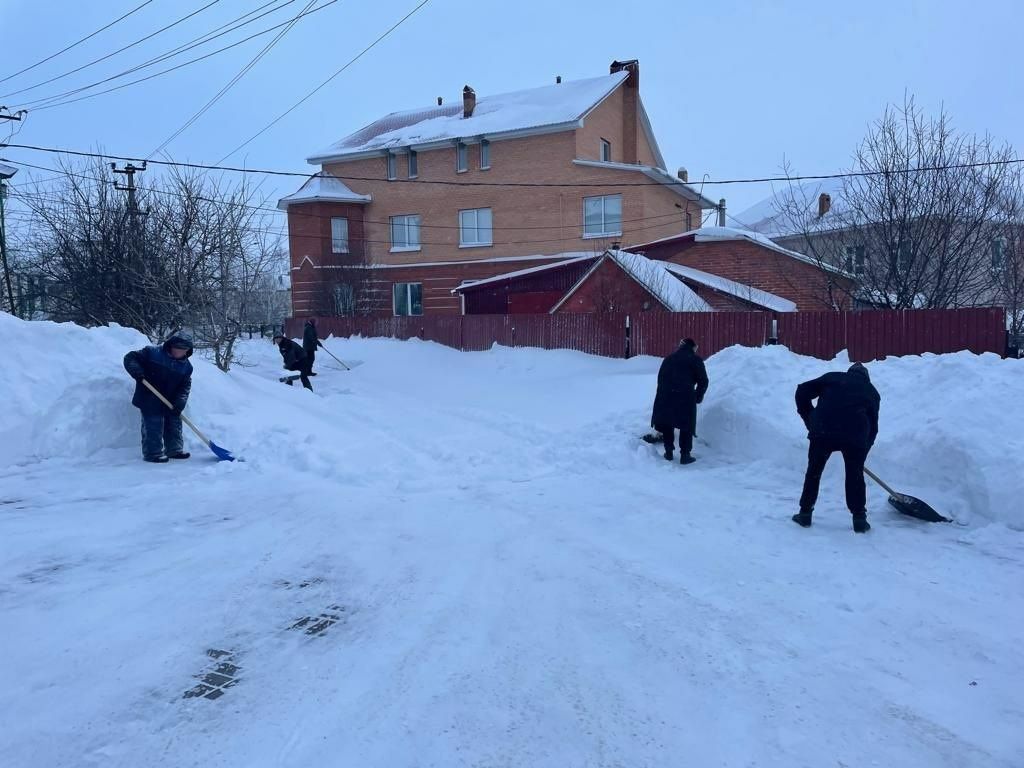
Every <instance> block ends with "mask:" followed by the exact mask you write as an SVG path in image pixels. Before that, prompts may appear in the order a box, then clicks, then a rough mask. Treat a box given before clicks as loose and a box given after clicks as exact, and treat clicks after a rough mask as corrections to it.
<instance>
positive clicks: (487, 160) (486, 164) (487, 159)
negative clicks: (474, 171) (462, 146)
mask: <svg viewBox="0 0 1024 768" xmlns="http://www.w3.org/2000/svg"><path fill="white" fill-rule="evenodd" d="M490 167H491V142H489V141H488V140H487V139H481V140H480V170H481V171H486V170H487V169H488V168H490Z"/></svg>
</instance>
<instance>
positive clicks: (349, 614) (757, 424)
mask: <svg viewBox="0 0 1024 768" xmlns="http://www.w3.org/2000/svg"><path fill="white" fill-rule="evenodd" d="M0 335H3V337H4V338H5V351H6V352H7V356H6V358H7V363H6V366H5V368H4V369H3V370H2V371H0V387H2V390H3V392H4V397H5V400H6V401H7V402H5V407H4V409H3V411H0V467H4V468H3V469H0V547H2V554H3V556H2V557H0V626H2V631H0V722H2V723H3V727H2V728H0V766H4V767H5V768H7V767H10V768H21V767H22V766H26V767H28V766H32V767H35V766H126V767H127V766H132V767H133V768H135V767H137V766H142V765H146V766H157V765H159V766H246V767H249V766H268V767H269V766H306V765H322V766H344V767H348V766H353V767H358V768H363V767H364V766H445V767H447V766H488V767H490V766H551V767H552V768H565V767H567V766H628V767H629V768H633V767H635V766H668V765H673V766H674V765H691V766H700V767H703V766H725V767H728V768H733V767H734V766H735V767H737V768H741V767H742V768H746V767H747V766H779V767H780V768H782V767H785V768H791V767H793V766H808V767H813V768H819V767H821V766H849V768H854V767H858V766H899V767H900V768H917V767H921V768H938V767H942V766H949V767H953V766H957V767H960V766H972V767H979V768H980V767H983V766H1006V768H1011V767H1013V768H1019V766H1021V765H1024V701H1022V695H1021V690H1022V689H1024V668H1022V664H1021V661H1022V656H1021V648H1022V647H1024V596H1022V590H1021V587H1022V585H1024V567H1022V566H1024V513H1022V512H1021V511H1020V508H1019V499H1017V498H1016V496H1017V495H1019V483H1020V479H1021V477H1024V444H1022V437H1021V436H1022V435H1024V416H1022V414H1021V409H1020V401H1021V400H1020V391H1021V390H1020V381H1021V378H1020V377H1021V374H1022V373H1024V364H1022V363H1017V362H1008V361H999V360H996V359H994V358H991V357H988V358H975V357H972V356H970V355H955V356H947V357H943V358H938V359H935V358H933V359H930V360H921V359H907V360H893V361H888V362H885V363H882V364H876V365H873V366H872V367H871V369H872V374H873V376H874V378H875V381H876V384H877V385H878V387H879V389H880V391H881V392H882V397H883V406H882V434H881V436H880V438H879V443H878V446H877V448H876V451H875V453H874V454H873V456H872V457H871V458H872V461H871V463H872V464H873V465H874V468H875V469H876V471H878V472H879V473H881V474H882V475H883V477H886V478H888V479H890V480H891V481H892V482H894V483H895V484H897V485H899V486H900V488H901V489H903V490H906V491H907V492H910V493H914V494H916V495H919V496H922V497H923V498H926V499H927V500H929V501H931V502H933V503H934V504H935V506H937V507H939V508H940V511H943V512H946V513H948V514H950V515H953V516H956V517H957V519H958V520H959V521H960V523H961V525H928V524H924V523H920V524H918V523H916V522H915V521H912V520H907V519H901V518H899V517H897V516H896V515H895V514H894V513H892V512H890V511H889V510H888V509H887V508H886V504H885V497H884V495H883V494H882V493H881V492H879V491H878V490H877V489H872V490H871V495H870V499H869V502H870V507H869V517H870V519H871V521H872V523H873V524H874V526H875V527H874V529H873V530H872V532H871V533H870V534H869V535H867V536H855V535H854V534H853V533H852V532H851V531H850V528H849V515H848V513H847V512H846V511H845V507H844V505H843V501H842V498H841V482H842V481H841V472H840V466H839V465H840V464H841V462H838V461H837V462H835V465H834V466H830V468H829V470H828V472H827V474H826V478H825V481H824V483H823V493H822V500H821V502H820V504H819V507H818V512H817V514H816V518H815V526H814V527H813V528H812V529H810V530H806V531H805V530H803V529H800V528H798V527H797V526H795V525H793V524H792V523H791V522H790V521H789V519H788V518H789V515H790V514H792V512H793V511H794V508H795V501H796V497H797V495H798V494H799V484H800V479H801V472H802V456H803V451H804V450H805V445H806V444H805V441H804V436H803V433H802V432H801V429H800V426H801V425H800V423H799V420H798V419H797V417H796V414H795V412H794V407H793V404H792V392H793V388H794V386H795V385H796V383H798V382H799V381H800V380H802V379H803V378H808V377H810V376H812V375H816V374H817V373H820V372H823V371H825V370H829V369H830V368H835V366H829V365H828V364H825V363H822V362H820V361H814V360H809V359H806V358H799V357H796V356H794V355H791V354H789V353H788V352H786V351H785V350H782V349H764V350H737V349H733V350H726V351H725V352H722V353H720V354H719V355H716V356H715V357H713V358H711V360H710V361H709V363H708V369H709V374H710V377H711V391H710V393H709V396H708V399H707V401H706V403H705V405H704V406H702V412H701V417H700V418H701V428H700V431H701V434H702V439H703V440H702V442H701V443H700V444H699V445H698V447H697V450H696V451H695V453H697V455H698V456H699V457H700V461H699V463H698V464H695V465H693V466H691V467H680V466H678V465H677V464H672V465H669V464H668V463H667V462H665V461H664V460H663V459H661V458H660V455H659V454H658V453H657V451H656V449H654V448H651V447H650V446H647V445H645V444H643V443H642V442H640V441H639V440H638V439H637V436H638V435H639V434H641V433H642V432H643V431H644V429H645V427H646V426H647V419H648V418H649V407H650V402H651V397H652V395H653V378H654V372H655V371H656V369H657V364H658V361H656V360H652V359H637V360H631V361H621V360H605V359H600V358H593V357H587V356H584V355H581V354H576V353H571V352H542V351H536V350H495V351H492V352H486V353H479V354H462V353H458V352H454V351H452V350H447V349H444V348H441V347H437V346H434V345H429V344H421V343H418V342H407V343H401V342H392V341H383V340H376V341H361V340H353V341H334V340H332V341H330V342H328V344H329V347H330V349H331V350H332V351H333V352H334V353H335V354H337V355H339V356H341V357H342V358H343V359H345V360H346V361H348V362H349V363H350V364H352V365H353V371H352V372H344V371H341V370H340V369H338V368H337V366H336V364H335V363H333V361H331V360H330V359H329V358H327V357H326V356H325V355H322V356H321V359H320V360H319V361H318V362H319V364H320V365H319V368H320V371H321V375H320V376H318V377H317V378H316V379H314V384H315V386H316V388H317V392H316V394H315V395H310V394H309V393H307V392H305V391H303V390H302V389H301V388H299V387H293V388H288V387H285V386H283V385H281V384H279V383H277V381H276V377H277V375H278V365H279V358H278V356H277V353H276V350H275V349H274V348H273V347H272V346H271V345H270V344H269V343H264V344H256V343H253V344H249V345H246V347H245V350H244V353H245V357H246V361H247V363H248V364H249V366H250V367H247V368H244V369H239V370H238V371H236V372H233V373H232V374H230V375H228V376H224V375H222V374H220V373H218V372H217V371H216V370H215V369H213V368H212V367H210V366H208V365H205V364H197V372H196V376H195V383H194V387H193V398H192V403H191V404H190V406H189V412H190V413H191V414H192V415H193V416H194V418H195V419H196V420H197V421H199V423H200V425H201V426H203V427H204V428H207V429H208V430H209V432H210V433H211V435H212V436H213V438H214V439H215V440H216V441H217V442H218V443H220V444H222V445H225V446H227V447H229V448H231V449H233V450H235V451H236V452H237V453H239V454H241V455H243V456H244V457H245V458H246V461H245V462H244V463H235V464H223V463H220V464H219V463H216V462H214V461H212V459H211V457H208V456H207V455H205V454H203V453H202V452H200V451H198V450H197V446H196V444H195V442H194V441H193V442H192V449H193V450H194V451H196V453H197V456H196V457H195V458H194V459H193V460H192V461H191V462H189V463H186V464H172V465H167V466H151V465H146V464H143V463H141V462H140V461H139V459H138V445H137V434H136V433H137V424H136V421H137V417H136V414H135V412H134V410H133V409H131V408H130V406H128V405H127V400H128V398H129V393H130V389H131V388H130V386H129V385H130V381H129V380H128V379H127V377H126V376H125V375H123V372H121V371H120V370H119V366H120V359H119V358H120V355H122V354H123V353H124V351H126V350H127V349H130V348H132V347H133V346H138V345H139V343H140V342H139V338H138V337H137V336H136V335H135V334H134V333H132V332H129V331H125V330H103V331H89V332H87V331H84V330H80V329H73V328H68V327H57V326H52V325H48V324H33V325H32V326H29V325H27V324H23V323H18V322H17V321H13V320H11V319H10V318H8V317H3V316H0ZM306 617H309V618H311V619H313V620H312V621H306V622H303V621H302V620H303V619H304V618H306ZM318 622H319V623H318ZM296 624H299V625H300V626H298V627H295V628H292V627H294V626H295V625H296ZM314 626H316V629H317V630H318V631H319V630H322V634H316V633H313V634H307V630H310V628H312V627H314ZM210 651H218V652H219V651H223V652H226V653H227V654H230V655H224V656H222V657H221V658H219V659H214V658H213V656H216V655H218V654H217V653H213V654H210V653H208V652H210ZM218 664H227V666H222V667H221V671H222V672H224V673H226V674H225V676H224V677H221V678H211V679H212V680H214V681H215V682H219V683H227V687H224V688H223V689H222V690H223V695H221V696H219V698H216V699H208V698H204V697H193V698H183V694H185V692H186V691H190V690H192V689H194V686H196V685H197V683H198V682H199V681H198V680H197V677H196V676H201V675H203V674H205V673H207V672H210V671H213V670H214V669H215V668H216V667H217V666H218ZM233 680H237V681H238V682H237V684H234V685H232V684H231V682H232V681H233ZM200 690H204V689H200Z"/></svg>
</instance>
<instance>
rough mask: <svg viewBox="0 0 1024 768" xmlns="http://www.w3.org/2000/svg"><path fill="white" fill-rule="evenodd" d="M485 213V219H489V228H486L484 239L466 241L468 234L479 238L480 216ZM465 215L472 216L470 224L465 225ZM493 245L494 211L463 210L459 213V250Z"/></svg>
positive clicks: (483, 209) (482, 209)
mask: <svg viewBox="0 0 1024 768" xmlns="http://www.w3.org/2000/svg"><path fill="white" fill-rule="evenodd" d="M483 211H487V218H488V219H490V226H489V227H488V228H487V233H486V239H485V240H484V239H479V240H478V239H474V240H467V239H466V234H467V233H468V232H472V233H474V236H479V235H480V231H481V229H482V228H481V226H480V214H481V213H482V212H483ZM467 214H472V224H471V225H468V226H467V224H466V219H468V218H469V216H468V215H467ZM492 245H494V210H493V209H491V208H464V209H462V210H460V211H459V248H486V247H488V246H492Z"/></svg>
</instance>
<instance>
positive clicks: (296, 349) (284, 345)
mask: <svg viewBox="0 0 1024 768" xmlns="http://www.w3.org/2000/svg"><path fill="white" fill-rule="evenodd" d="M277 348H278V349H279V350H280V351H281V357H282V358H284V367H285V368H287V369H288V370H289V371H299V370H302V367H303V366H304V365H305V364H306V353H305V351H304V350H303V349H302V345H300V344H299V343H298V342H297V341H292V340H291V339H281V341H280V342H278V344H277Z"/></svg>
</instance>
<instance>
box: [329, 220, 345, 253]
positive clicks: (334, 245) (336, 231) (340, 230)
mask: <svg viewBox="0 0 1024 768" xmlns="http://www.w3.org/2000/svg"><path fill="white" fill-rule="evenodd" d="M331 253H348V219H346V218H342V217H340V216H335V217H334V218H332V219H331Z"/></svg>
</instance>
